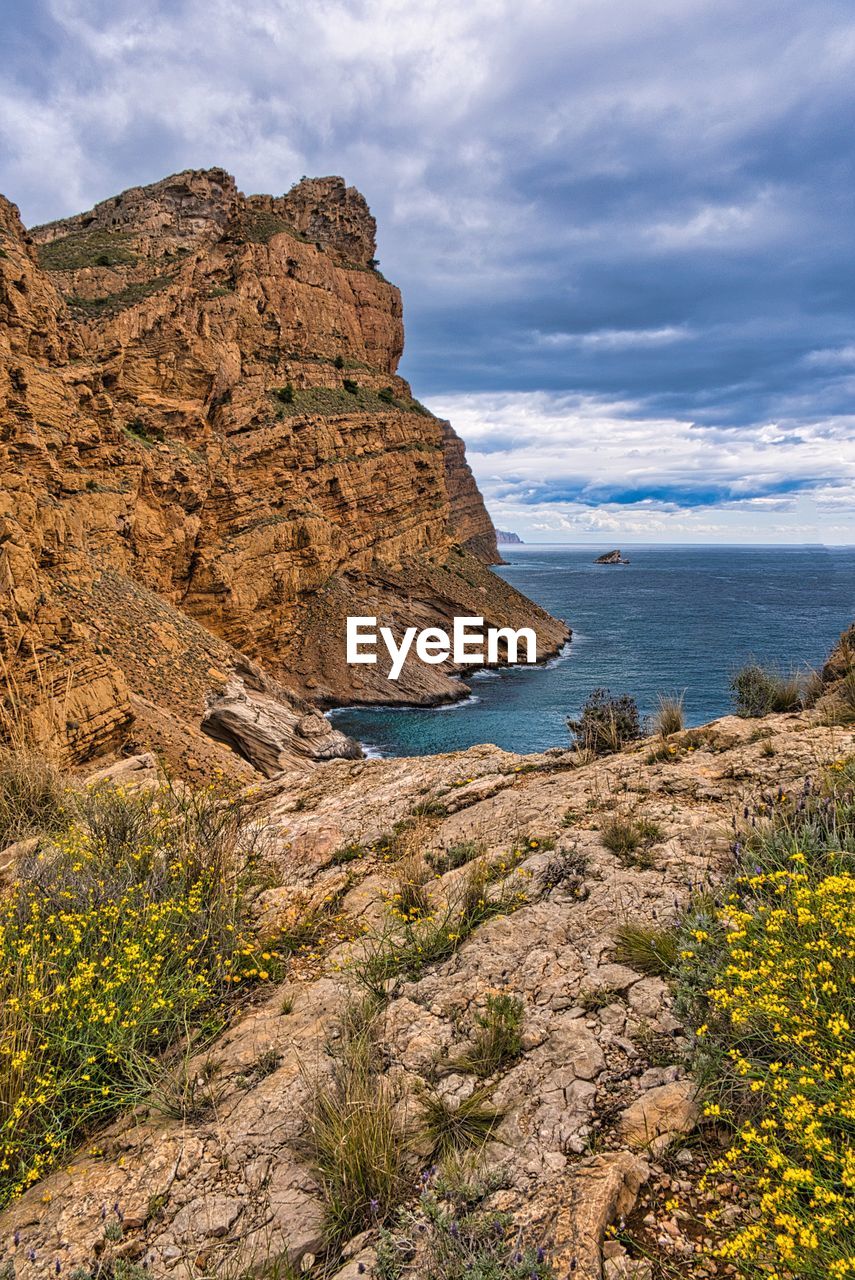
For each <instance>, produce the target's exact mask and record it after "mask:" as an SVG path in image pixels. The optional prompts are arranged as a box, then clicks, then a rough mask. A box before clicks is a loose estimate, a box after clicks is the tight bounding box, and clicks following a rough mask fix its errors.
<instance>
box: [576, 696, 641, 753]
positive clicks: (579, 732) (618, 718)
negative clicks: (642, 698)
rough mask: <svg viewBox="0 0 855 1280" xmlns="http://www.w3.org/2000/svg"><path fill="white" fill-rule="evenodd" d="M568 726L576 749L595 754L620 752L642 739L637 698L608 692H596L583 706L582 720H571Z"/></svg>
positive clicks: (580, 717) (580, 718)
mask: <svg viewBox="0 0 855 1280" xmlns="http://www.w3.org/2000/svg"><path fill="white" fill-rule="evenodd" d="M567 727H568V728H569V729H570V731H571V733H573V735H574V736H575V739H576V746H577V747H579V748H580V749H581V750H583V751H590V752H592V753H593V754H594V755H598V756H600V755H608V754H610V753H611V752H614V751H620V749H621V747H623V746H625V745H626V744H627V743H630V742H634V741H636V739H638V738H640V737H641V720H640V717H639V714H638V704H637V703H636V701H635V698H633V697H630V695H629V694H627V693H623V694H620V695H613V694H612V693H611V692H610V691H609V690H608V689H595V690H594V692H593V693H592V694H591V695H590V697H589V698H587V699H586V701H585V703H584V704H583V706H582V713H581V715H580V716H579V718H578V720H573V719H568V721H567Z"/></svg>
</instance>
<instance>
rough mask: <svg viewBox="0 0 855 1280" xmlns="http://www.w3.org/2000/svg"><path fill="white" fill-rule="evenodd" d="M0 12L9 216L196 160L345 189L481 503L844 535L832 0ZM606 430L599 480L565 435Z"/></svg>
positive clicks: (846, 421) (846, 342)
mask: <svg viewBox="0 0 855 1280" xmlns="http://www.w3.org/2000/svg"><path fill="white" fill-rule="evenodd" d="M0 22H2V28H3V29H2V39H0V67H2V81H0V189H2V190H3V191H4V193H5V194H7V195H8V196H9V197H10V198H11V199H13V200H15V201H16V202H17V203H18V204H19V205H20V206H21V208H22V213H23V215H24V217H25V220H27V221H29V222H31V223H32V222H37V221H41V220H44V219H47V218H51V217H56V216H59V215H61V214H65V213H70V212H73V211H76V210H78V209H81V208H84V207H87V206H89V205H91V204H92V203H93V202H94V201H95V200H98V199H101V198H104V197H105V196H107V195H110V194H112V193H114V192H116V191H118V190H120V189H122V188H124V187H127V186H130V185H133V184H136V183H141V182H148V181H153V180H155V179H157V178H160V177H162V176H164V174H166V173H168V172H174V171H176V170H178V169H182V168H187V167H201V166H206V165H211V164H222V165H224V166H225V167H226V168H228V169H230V170H231V171H232V172H233V173H234V174H235V176H236V177H237V179H238V182H239V184H240V185H241V186H242V187H243V189H244V190H246V191H270V190H273V191H281V190H284V189H286V188H287V187H288V186H290V185H291V183H292V182H293V181H295V180H296V179H298V178H299V177H300V176H301V174H303V173H341V174H343V175H344V176H345V177H346V178H347V180H348V181H349V182H352V183H354V184H355V185H357V186H358V187H360V189H361V190H363V191H364V192H365V194H366V196H367V197H368V199H369V202H370V204H371V206H372V208H373V210H374V212H375V213H376V215H377V218H378V222H379V226H380V257H381V261H382V267H383V270H384V272H385V274H386V275H387V276H388V277H389V278H390V279H393V280H395V281H396V282H397V283H399V284H400V285H401V287H402V288H403V291H404V298H405V305H406V319H407V327H408V347H407V354H406V356H405V360H404V366H403V369H402V372H404V373H405V374H406V375H407V376H408V377H410V379H411V380H412V381H413V383H414V386H415V390H416V393H417V394H419V395H421V396H422V397H423V398H425V399H426V400H427V401H428V402H429V403H430V404H432V405H436V407H441V408H443V409H444V410H446V409H447V410H448V411H449V412H451V411H453V410H455V409H456V410H457V411H458V417H457V419H456V420H457V421H458V424H459V425H460V426H461V427H462V428H463V433H464V436H465V437H466V438H467V441H468V443H469V444H470V449H471V452H472V458H473V462H474V464H475V467H476V472H477V474H478V477H479V481H480V482H481V483H482V486H483V487H484V488H485V491H486V492H487V494H488V497H489V498H490V500H491V503H492V505H493V509H494V511H495V512H496V513H497V516H498V517H499V518H500V522H502V523H504V522H505V521H506V520H510V519H515V520H517V522H518V523H519V522H521V523H522V524H523V525H525V526H526V527H529V528H536V527H541V525H542V527H544V528H546V529H547V530H548V529H550V528H551V529H552V530H554V531H555V532H556V533H558V534H562V535H563V534H566V533H567V532H568V531H570V532H571V533H572V532H573V531H574V530H575V531H577V532H582V533H584V532H585V531H586V530H588V529H589V528H594V527H597V528H606V527H611V526H610V525H609V524H608V521H609V519H610V518H611V516H610V514H609V512H610V511H612V509H614V511H615V512H616V514H615V517H614V518H615V519H616V520H623V522H624V523H623V525H619V526H618V527H625V528H627V529H630V531H632V530H633V529H635V530H636V531H639V532H642V533H643V532H645V531H646V532H648V533H650V534H651V536H658V535H659V534H660V533H661V532H662V530H663V529H664V530H665V532H666V533H668V534H669V535H671V534H673V535H681V534H685V535H686V536H695V534H697V536H702V535H703V536H706V535H709V536H726V535H727V534H728V533H734V534H738V535H739V536H747V535H748V534H750V533H752V532H757V531H760V532H762V531H763V530H766V531H767V532H768V533H769V536H770V537H773V538H783V537H786V536H792V537H793V539H794V540H798V539H800V538H802V537H803V536H807V535H808V534H810V533H811V532H813V533H815V534H817V536H823V537H826V538H828V539H829V540H837V541H848V540H852V535H853V516H855V509H853V503H852V500H851V490H852V483H851V477H852V473H853V467H855V458H853V444H852V441H853V434H855V433H853V430H852V419H851V418H850V416H849V415H850V413H851V407H852V398H853V391H855V335H853V312H855V255H853V253H852V244H853V238H854V237H853V230H855V226H853V224H855V149H853V147H852V142H851V120H852V118H853V106H855V103H853V98H855V74H853V73H855V11H853V9H852V5H851V0H815V2H814V3H813V4H811V5H805V4H804V3H803V2H802V0H800V2H799V3H792V2H791V0H754V2H753V3H752V4H750V5H746V4H745V3H744V0H741V2H739V3H737V2H735V0H612V2H611V3H610V4H603V3H602V0H527V3H526V4H525V5H520V4H519V3H518V2H517V3H514V4H511V3H510V2H509V0H468V2H467V4H466V5H460V4H458V3H456V2H455V0H423V2H422V0H316V2H315V3H312V4H309V3H305V2H303V3H296V2H294V0H253V3H252V4H249V5H248V4H245V3H237V0H169V2H168V3H167V2H166V0H164V2H163V3H162V4H157V3H151V2H147V0H135V2H134V3H130V0H110V2H109V3H108V2H107V0H41V2H39V0H35V2H33V0H26V2H22V0H12V3H9V0H7V3H6V4H5V5H4V8H3V16H2V19H0ZM579 406H584V412H581V411H580V408H579ZM491 424H493V425H492V428H491ZM606 430H607V431H608V433H609V444H610V452H609V457H610V462H609V467H610V472H609V475H608V477H606V478H605V479H604V478H603V477H602V476H600V475H599V473H598V471H597V451H596V449H595V448H591V449H588V454H587V455H586V451H585V448H580V445H584V446H587V445H588V444H589V443H591V442H595V441H596V438H597V433H598V432H599V433H600V434H601V435H602V433H603V432H605V431H606ZM579 432H583V433H587V434H584V435H583V438H582V440H581V441H580V439H579V437H578V433H579ZM699 432H700V433H701V436H699V435H698V433H699ZM663 433H670V434H663ZM699 438H702V439H703V442H704V444H703V448H700V449H699V448H697V447H696V442H697V440H698V439H699ZM622 451H623V452H622ZM588 455H589V456H588ZM586 457H587V460H586ZM496 458H501V459H504V460H506V461H507V460H508V459H510V462H509V465H508V467H507V469H506V472H503V475H498V473H497V472H496V470H495V468H493V469H492V470H491V460H492V459H496ZM621 459H623V462H621ZM741 467H742V468H746V469H748V470H747V471H746V473H744V474H743V473H741V472H740V468H741ZM538 468H540V472H539V473H538ZM612 473H613V474H612ZM514 475H516V476H517V479H516V480H514V478H513V476H514ZM595 508H596V509H597V512H598V514H596V513H595V512H594V509H595ZM699 511H702V512H703V521H701V519H700V517H699V516H698V512H699ZM577 517H578V520H577ZM592 520H598V521H600V524H599V525H597V526H595V525H593V524H592V523H591V521H592ZM538 521H540V522H541V524H538ZM574 521H575V522H576V523H574ZM633 521H634V522H635V523H632V522H633ZM550 522H551V523H550ZM579 522H581V523H579ZM662 522H664V524H663V523H662Z"/></svg>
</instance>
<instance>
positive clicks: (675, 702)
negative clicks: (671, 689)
mask: <svg viewBox="0 0 855 1280" xmlns="http://www.w3.org/2000/svg"><path fill="white" fill-rule="evenodd" d="M685 724H686V717H685V715H684V713H683V694H682V693H681V694H677V695H673V694H662V693H660V694H659V697H658V699H657V704H656V710H655V712H654V713H653V719H652V722H651V728H652V729H653V732H654V733H657V734H658V735H659V737H660V738H670V737H671V736H672V735H673V734H675V733H682V731H683V729H684V728H685Z"/></svg>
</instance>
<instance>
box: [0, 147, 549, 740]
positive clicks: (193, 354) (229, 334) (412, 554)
mask: <svg viewBox="0 0 855 1280" xmlns="http://www.w3.org/2000/svg"><path fill="white" fill-rule="evenodd" d="M375 254H376V247H375V224H374V220H373V218H372V217H371V214H370V212H369V210H368V207H367V205H366V203H365V201H364V199H363V198H362V197H361V196H360V195H359V193H358V192H356V191H355V190H354V189H353V188H349V187H346V186H345V184H344V182H343V181H342V180H341V179H340V178H322V179H311V180H309V179H305V180H303V181H302V182H300V183H298V184H297V185H296V186H295V187H294V188H292V190H291V191H289V192H288V193H286V194H285V195H283V196H279V197H273V196H250V197H244V196H243V195H242V194H241V193H240V192H239V191H238V190H237V188H236V186H235V182H234V180H233V179H232V178H231V176H230V175H229V174H227V173H225V172H224V171H222V170H219V169H211V170H206V171H189V172H186V173H182V174H178V175H175V176H174V177H171V178H167V179H165V180H164V181H162V182H158V183H155V184H154V185H152V186H148V187H138V188H133V189H131V190H130V191H126V192H124V193H122V194H121V195H119V196H116V197H114V198H113V199H110V200H107V201H103V202H102V203H100V204H98V205H96V206H95V208H94V209H92V210H90V211H88V212H87V213H83V214H78V215H75V216H74V217H71V218H67V219H63V220H61V221H58V222H54V223H50V224H48V225H46V226H43V227H37V228H34V229H33V230H32V231H31V232H30V233H29V234H28V233H26V232H25V231H24V229H23V227H22V226H21V224H20V221H19V219H18V216H17V211H16V210H15V208H14V206H12V205H10V204H8V203H7V202H5V201H2V203H0V464H2V479H0V522H2V524H0V580H2V582H3V585H4V589H5V590H4V598H3V602H2V604H0V609H2V616H1V617H0V626H2V636H3V653H4V661H5V663H6V665H7V667H9V668H10V670H11V669H14V671H15V672H17V675H16V676H15V680H16V681H17V682H18V684H21V685H22V686H28V685H29V684H31V683H32V681H33V680H34V679H36V680H38V681H39V682H40V683H41V684H42V685H43V686H46V687H47V692H48V693H49V694H50V695H51V696H50V698H49V699H48V700H47V701H45V700H44V699H43V702H45V705H46V706H48V707H49V714H50V716H51V717H52V718H53V719H54V720H56V719H57V718H59V719H60V720H62V721H63V726H62V727H63V731H64V734H65V738H66V741H67V744H68V749H69V751H70V753H71V755H72V756H74V757H76V758H85V757H87V756H90V755H94V754H97V753H98V752H100V751H103V750H105V749H110V748H112V747H115V746H116V745H117V744H118V743H120V742H121V741H122V739H123V738H125V737H126V736H127V735H128V734H129V733H132V734H134V735H138V736H140V737H141V738H143V739H145V740H146V741H151V740H153V741H154V745H158V746H160V747H161V748H163V749H171V750H172V751H173V754H175V750H176V742H177V737H176V735H177V736H178V737H179V738H181V749H182V751H184V752H186V750H187V749H188V740H186V733H187V732H189V731H190V730H193V729H194V727H195V726H198V723H199V721H200V719H201V714H202V707H203V704H204V702H205V699H206V697H207V698H208V699H209V701H210V699H211V698H216V697H217V696H218V695H219V693H220V692H222V690H223V688H224V687H225V685H226V684H228V682H229V681H231V680H233V677H234V673H235V672H236V671H238V669H239V668H240V669H244V670H245V669H246V666H247V662H250V663H251V664H255V668H254V669H255V670H256V673H257V674H256V675H255V676H253V680H254V681H255V683H256V684H258V682H259V681H262V682H263V681H269V680H271V679H272V680H273V681H274V682H276V684H277V687H278V688H279V690H280V693H281V694H282V695H283V696H286V697H287V696H288V695H289V694H290V695H291V696H292V697H293V698H295V699H297V700H298V701H297V702H295V704H294V708H292V709H293V710H294V715H295V716H296V718H297V719H300V718H301V717H303V716H305V715H311V708H307V707H305V706H304V705H302V704H300V703H299V699H301V698H305V697H307V696H308V697H310V698H311V699H313V700H319V701H321V702H322V703H324V704H331V703H335V702H342V701H353V700H366V701H369V700H379V699H389V698H399V699H401V700H404V701H425V702H430V701H434V700H438V699H446V698H451V697H455V696H458V695H459V692H460V686H459V684H458V682H457V681H456V679H455V678H454V677H455V672H454V671H453V670H452V669H451V668H447V669H443V668H436V667H434V668H425V667H423V666H422V665H421V664H418V663H413V664H412V665H411V666H408V667H407V668H406V669H405V673H404V676H403V678H402V679H401V680H400V681H399V682H398V684H397V686H391V685H390V684H389V683H388V682H387V681H385V680H384V679H383V678H382V675H381V674H375V673H374V669H372V668H364V667H363V668H356V669H351V668H349V667H347V665H346V664H345V662H344V616H345V615H346V614H347V613H376V614H378V615H379V617H380V619H381V621H383V622H389V623H390V624H392V625H393V626H402V625H405V624H409V623H411V622H421V623H422V625H424V624H425V623H428V622H436V621H439V620H446V619H448V618H449V617H451V616H452V615H453V614H455V613H461V612H466V613H478V614H482V615H484V616H485V617H486V619H487V622H488V623H490V624H492V625H507V624H509V623H513V624H514V625H516V626H521V625H525V624H528V625H534V626H536V627H537V630H538V637H539V654H540V655H542V656H546V655H547V654H548V653H550V652H553V651H554V650H555V649H556V648H557V647H559V646H560V645H561V644H562V643H563V641H564V640H565V639H566V637H567V631H566V628H565V627H564V626H563V624H560V623H556V622H555V620H553V619H551V618H549V617H548V615H546V614H545V613H543V612H542V611H541V610H538V609H536V608H535V607H534V606H532V605H531V604H530V603H529V602H528V601H525V600H524V599H523V598H522V597H521V596H519V595H518V594H517V593H516V592H515V591H513V590H512V589H511V588H510V587H508V586H507V585H506V584H505V583H503V582H501V581H500V580H499V579H497V578H496V577H495V576H494V575H493V574H492V573H490V571H489V569H488V567H487V566H488V565H489V564H491V563H496V562H497V561H498V555H497V551H496V541H495V532H494V530H493V527H492V524H491V522H490V519H489V517H488V515H487V513H486V510H485V508H484V505H483V502H482V500H481V496H480V494H479V493H478V490H477V487H476V485H475V482H474V479H473V477H472V474H471V471H470V470H469V467H468V465H467V463H466V460H465V456H464V450H463V445H462V443H461V441H460V440H459V439H458V437H457V436H456V435H455V433H454V431H453V429H452V428H451V426H450V425H449V424H448V423H445V422H442V421H440V420H439V419H437V418H435V417H434V416H433V415H432V414H430V413H429V412H428V411H427V410H426V409H425V408H424V407H423V406H422V405H421V404H419V403H418V401H416V400H415V399H414V398H413V396H412V393H411V391H410V388H409V386H408V385H407V383H406V382H405V381H404V380H403V379H401V378H400V377H398V375H397V372H396V370H397V365H398V361H399V359H400V355H401V352H402V349H403V327H402V318H401V317H402V308H401V298H400V294H399V292H398V290H397V289H396V288H395V287H394V286H393V285H391V284H389V283H388V282H387V281H386V280H385V279H384V278H383V277H382V275H380V273H379V272H378V270H377V269H376V258H375ZM258 663H261V664H262V665H263V667H264V668H265V669H266V671H260V668H258V665H257V664H258ZM354 670H356V671H357V672H358V675H357V676H356V678H354V675H353V671H354ZM366 671H367V672H368V673H369V674H368V675H367V676H366V675H365V672H366ZM259 672H260V674H259ZM8 675H9V673H7V687H8V685H9V684H10V683H13V684H14V681H10V680H9V679H8ZM250 692H252V691H250ZM132 725H134V726H135V727H134V729H133V730H131V726H132ZM188 726H189V729H188ZM152 735H153V739H152ZM182 735H184V736H183V737H182ZM191 737H192V733H191ZM310 737H311V738H312V744H313V745H312V748H311V750H307V751H306V752H303V751H302V747H301V752H300V753H298V754H308V755H309V756H313V755H315V754H316V751H320V752H321V754H322V755H329V754H330V753H333V754H335V752H336V751H337V750H339V749H341V750H345V749H346V748H345V745H344V743H343V740H342V741H338V739H339V738H340V735H331V733H330V732H329V731H328V732H327V733H326V735H323V734H314V735H310ZM196 746H197V750H196V754H197V755H198V754H199V753H200V752H201V753H202V754H204V753H205V752H207V751H209V750H212V751H215V752H216V751H217V750H219V748H214V747H213V746H205V745H199V744H198V743H197V744H196Z"/></svg>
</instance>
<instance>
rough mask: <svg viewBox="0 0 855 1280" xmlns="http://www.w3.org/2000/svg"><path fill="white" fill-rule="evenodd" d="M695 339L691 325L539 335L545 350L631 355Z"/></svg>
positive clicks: (539, 340) (539, 341)
mask: <svg viewBox="0 0 855 1280" xmlns="http://www.w3.org/2000/svg"><path fill="white" fill-rule="evenodd" d="M694 336H695V334H694V332H693V330H692V329H690V328H689V327H688V325H664V326H663V327H662V328H660V329H596V330H594V331H593V332H591V333H541V332H539V331H538V332H536V333H535V341H536V342H537V343H539V344H540V345H541V346H544V347H579V348H581V349H582V350H583V351H628V350H631V349H632V348H633V347H642V348H643V347H669V346H671V344H672V343H675V342H687V341H688V340H689V339H690V338H693V337H694Z"/></svg>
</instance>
